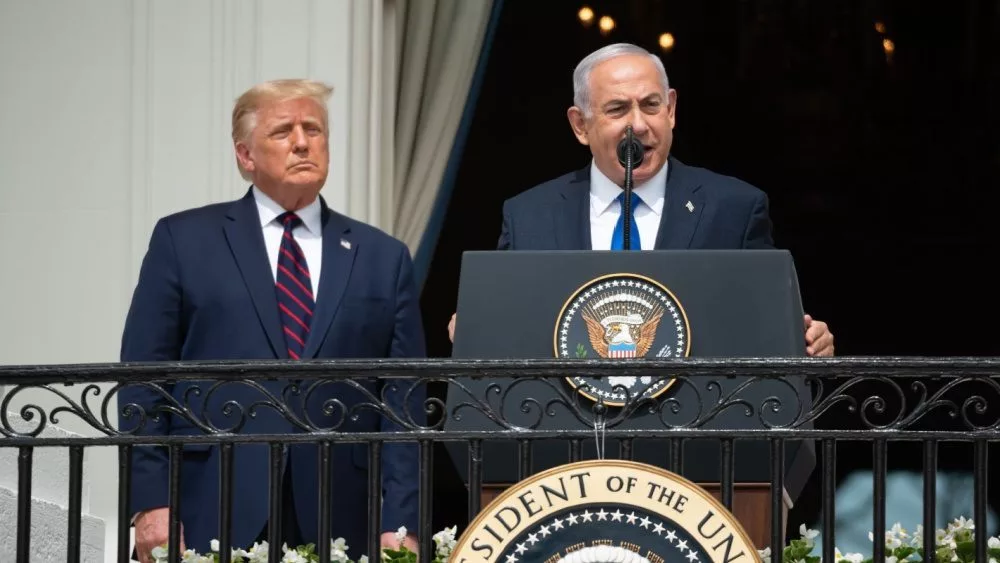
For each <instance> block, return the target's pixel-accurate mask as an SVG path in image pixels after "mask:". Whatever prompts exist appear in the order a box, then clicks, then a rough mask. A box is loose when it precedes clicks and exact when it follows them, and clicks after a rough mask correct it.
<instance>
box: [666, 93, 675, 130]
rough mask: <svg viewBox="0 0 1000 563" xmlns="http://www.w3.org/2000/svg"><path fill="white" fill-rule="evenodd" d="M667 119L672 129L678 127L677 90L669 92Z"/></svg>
mask: <svg viewBox="0 0 1000 563" xmlns="http://www.w3.org/2000/svg"><path fill="white" fill-rule="evenodd" d="M667 119H669V120H670V128H671V129H673V128H674V127H676V126H677V90H673V89H671V90H670V91H669V92H667Z"/></svg>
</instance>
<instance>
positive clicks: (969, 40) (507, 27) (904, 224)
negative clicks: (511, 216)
mask: <svg viewBox="0 0 1000 563" xmlns="http://www.w3.org/2000/svg"><path fill="white" fill-rule="evenodd" d="M584 4H586V5H588V6H589V7H591V8H592V9H593V10H594V12H595V14H596V17H595V20H596V18H597V17H600V16H601V15H609V16H611V17H613V18H614V20H615V21H616V23H617V27H616V28H615V29H614V31H613V32H612V33H610V34H608V35H602V34H601V33H600V32H599V30H598V28H597V25H596V21H595V23H594V25H591V26H590V27H586V26H584V25H582V24H581V22H580V21H579V19H578V18H577V11H578V10H579V9H580V7H581V6H582V5H584ZM877 22H881V24H882V26H884V32H880V31H879V30H877V29H876V23H877ZM664 32H670V33H672V34H673V36H674V37H675V39H676V43H675V45H674V47H673V48H672V50H670V51H669V52H665V51H663V50H662V49H660V47H659V45H658V43H657V39H658V37H659V35H660V34H661V33H664ZM885 39H889V40H890V41H892V42H893V45H894V50H893V52H892V53H891V58H890V57H889V56H888V55H887V53H886V50H885V47H884V43H883V41H884V40H885ZM619 41H627V42H632V43H636V44H639V45H641V46H643V47H645V48H647V49H649V50H650V51H652V52H654V53H657V54H659V55H660V56H661V57H662V58H663V60H664V63H665V65H666V68H667V73H668V75H669V77H670V82H671V86H672V87H673V88H675V89H677V91H678V110H677V111H678V124H677V128H676V129H675V132H674V134H675V140H674V148H673V154H674V155H675V156H677V157H678V158H679V159H681V160H682V161H684V162H686V163H688V164H693V165H697V166H704V167H707V168H710V169H713V170H715V171H717V172H721V173H724V174H729V175H734V176H737V177H740V178H742V179H744V180H746V181H748V182H750V183H752V184H754V185H756V186H757V187H759V188H761V189H763V190H764V191H766V192H767V193H768V195H769V196H770V201H771V206H772V207H771V212H772V218H773V220H774V224H775V231H774V235H775V239H776V242H777V244H778V246H779V247H782V248H787V249H789V250H790V251H791V252H792V254H793V256H794V257H795V260H796V265H797V268H798V272H799V278H800V283H801V286H802V294H803V299H804V302H805V306H806V309H807V311H808V312H810V313H811V314H812V315H813V316H815V317H817V318H820V319H823V320H825V321H827V322H829V323H830V325H831V327H832V329H833V331H834V333H835V335H836V340H837V353H838V355H852V356H853V355H878V356H883V355H913V356H964V355H968V356H976V355H993V356H998V355H1000V344H998V340H997V336H996V330H995V326H996V324H997V318H998V312H1000V306H998V304H997V300H996V293H995V291H994V288H995V287H996V282H995V281H994V274H993V273H992V271H991V267H992V266H993V262H994V261H996V256H997V252H996V250H995V248H996V241H995V238H994V237H995V235H994V233H995V232H996V217H997V215H998V210H997V200H998V198H997V197H996V195H995V194H996V191H997V189H998V187H1000V132H998V126H1000V111H998V109H997V107H998V105H1000V102H998V100H1000V2H997V1H987V0H963V1H952V2H912V1H908V0H896V1H882V0H808V1H807V0H756V1H754V0H660V1H656V0H644V1H639V0H634V1H624V0H618V1H610V0H608V1H591V2H570V1H567V0H547V1H538V0H535V1H529V0H506V1H505V4H504V9H503V12H502V15H501V21H500V22H499V27H498V28H497V34H496V39H495V43H494V44H493V47H492V54H491V58H490V60H489V64H488V68H487V71H486V75H485V81H484V83H483V88H482V92H481V94H480V98H479V102H478V106H477V109H476V113H475V117H474V120H473V123H472V127H471V130H470V133H469V137H468V141H467V143H466V146H465V150H464V157H463V160H462V164H461V167H460V170H459V173H458V178H457V181H456V184H455V191H454V194H453V197H452V200H451V202H450V206H449V208H448V213H447V216H446V219H445V222H444V224H443V227H442V231H441V235H440V240H439V242H438V244H437V247H436V250H435V253H434V257H433V260H432V264H431V268H430V271H429V275H428V278H427V280H426V282H425V286H424V290H423V297H422V305H423V309H424V316H425V325H426V329H427V337H428V345H429V349H430V352H431V354H432V355H434V356H442V357H446V356H448V355H449V354H450V344H449V343H448V340H447V333H446V326H447V322H448V319H449V317H450V316H451V313H452V312H453V311H454V307H455V300H456V296H457V286H458V270H459V265H460V259H461V254H462V252H463V251H466V250H483V249H493V248H495V244H496V240H497V236H498V235H499V232H500V210H501V206H502V203H503V201H504V200H505V199H507V198H509V197H511V196H513V195H515V194H517V193H519V192H521V191H524V190H526V189H528V188H530V187H532V186H533V185H535V184H537V183H539V182H542V181H544V180H547V179H550V178H553V177H555V176H558V175H560V174H563V173H565V172H567V171H570V170H573V169H577V168H581V167H583V166H585V165H587V164H588V162H589V158H590V157H589V152H588V150H587V148H586V147H583V146H580V145H579V144H577V142H576V140H575V139H574V138H573V136H572V134H571V131H570V128H569V125H568V124H567V121H566V117H565V112H566V109H567V107H569V106H570V105H571V104H572V81H571V74H572V70H573V68H574V67H575V65H576V64H577V62H579V60H580V59H581V58H582V57H584V56H585V55H586V54H588V53H589V52H591V51H593V50H595V49H597V48H599V47H601V46H603V45H605V44H608V43H613V42H619ZM540 142H541V143H545V146H546V152H545V155H544V157H539V156H535V153H534V152H533V147H536V146H538V145H539V143H540ZM860 392H861V393H862V394H863V393H864V390H863V389H862V390H861V391H860ZM993 408H1000V405H994V406H993ZM824 424H826V425H828V426H831V425H832V426H836V425H837V418H836V416H834V417H827V419H825V420H824ZM929 424H932V425H939V424H940V425H941V426H942V427H943V426H946V425H948V424H952V421H950V420H949V419H946V418H941V419H932V420H931V421H930V422H929ZM839 451H840V457H839V459H838V461H839V464H838V466H839V469H840V470H841V473H842V474H844V473H845V472H846V471H847V470H849V469H851V468H854V467H864V466H866V464H870V449H868V448H867V447H860V448H852V447H850V446H843V447H841V449H840V450H839ZM890 453H891V455H890V460H891V463H892V464H893V465H894V466H897V467H919V465H917V464H918V463H919V450H917V449H916V448H906V447H903V446H900V447H898V448H894V449H893V450H892V451H891V452H890ZM949 463H950V464H953V465H955V466H957V467H962V466H969V467H971V452H966V451H965V450H964V449H961V448H960V449H959V450H958V452H957V454H955V455H942V465H947V464H949ZM818 477H819V475H818V473H817V475H816V478H817V479H816V480H817V483H818ZM993 489H994V491H995V490H996V487H993ZM815 509H816V507H815V506H810V503H809V502H805V503H804V505H803V506H802V507H800V509H799V510H798V512H797V514H796V515H793V517H794V516H797V517H799V518H801V519H807V520H808V519H809V518H811V516H812V512H811V511H815ZM970 514H971V507H970ZM793 524H795V521H794V518H793ZM795 526H796V527H797V524H795Z"/></svg>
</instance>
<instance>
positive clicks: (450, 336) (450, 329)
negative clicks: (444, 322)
mask: <svg viewBox="0 0 1000 563" xmlns="http://www.w3.org/2000/svg"><path fill="white" fill-rule="evenodd" d="M457 316H458V313H452V314H451V320H450V321H448V340H451V343H452V344H454V343H455V317H457Z"/></svg>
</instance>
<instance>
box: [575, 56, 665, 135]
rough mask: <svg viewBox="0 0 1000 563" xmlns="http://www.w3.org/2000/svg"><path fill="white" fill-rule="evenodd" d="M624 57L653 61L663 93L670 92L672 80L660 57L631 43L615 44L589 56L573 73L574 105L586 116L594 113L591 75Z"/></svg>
mask: <svg viewBox="0 0 1000 563" xmlns="http://www.w3.org/2000/svg"><path fill="white" fill-rule="evenodd" d="M623 55H645V56H647V57H649V58H650V59H652V61H653V64H655V65H656V70H657V71H658V73H659V75H660V84H662V85H663V91H664V92H667V91H669V90H670V80H668V79H667V70H666V69H665V68H663V61H661V60H660V57H657V56H656V55H654V54H652V53H650V52H649V51H647V50H645V49H643V48H642V47H639V46H638V45H632V44H631V43H615V44H613V45H608V46H606V47H601V48H600V49H598V50H596V51H594V52H593V53H591V54H589V55H587V56H586V57H585V58H584V59H583V60H582V61H580V64H578V65H576V70H574V71H573V105H575V106H576V107H578V108H580V109H581V110H583V114H584V115H585V116H587V117H590V115H591V113H592V111H591V110H592V108H591V107H590V102H591V100H590V73H591V72H592V71H593V70H594V67H596V66H597V65H599V64H601V63H603V62H605V61H609V60H611V59H613V58H615V57H621V56H623Z"/></svg>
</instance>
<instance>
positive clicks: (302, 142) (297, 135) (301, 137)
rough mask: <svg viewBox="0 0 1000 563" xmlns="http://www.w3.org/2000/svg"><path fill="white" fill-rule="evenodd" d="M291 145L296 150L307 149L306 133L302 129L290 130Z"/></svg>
mask: <svg viewBox="0 0 1000 563" xmlns="http://www.w3.org/2000/svg"><path fill="white" fill-rule="evenodd" d="M292 145H293V147H294V148H295V149H296V150H305V149H306V148H308V146H309V143H308V141H307V139H306V132H305V131H304V130H303V129H302V127H295V128H294V129H292Z"/></svg>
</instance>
